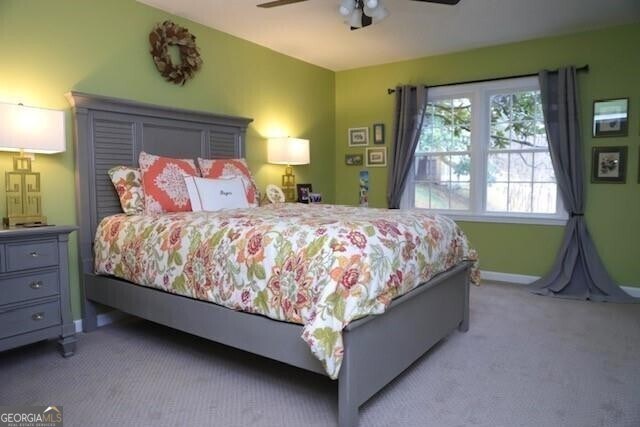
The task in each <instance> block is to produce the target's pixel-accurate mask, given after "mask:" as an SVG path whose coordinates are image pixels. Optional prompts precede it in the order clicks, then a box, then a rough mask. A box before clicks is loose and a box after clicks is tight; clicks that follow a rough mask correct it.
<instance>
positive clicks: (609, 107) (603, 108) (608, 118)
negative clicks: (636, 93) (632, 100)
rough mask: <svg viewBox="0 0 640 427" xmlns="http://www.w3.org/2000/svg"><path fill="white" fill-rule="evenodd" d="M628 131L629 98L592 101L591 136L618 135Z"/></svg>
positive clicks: (625, 134)
mask: <svg viewBox="0 0 640 427" xmlns="http://www.w3.org/2000/svg"><path fill="white" fill-rule="evenodd" d="M628 133H629V98H617V99H600V100H596V101H594V102H593V137H594V138H604V137H614V136H617V137H620V136H627V135H628Z"/></svg>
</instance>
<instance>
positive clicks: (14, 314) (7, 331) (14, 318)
mask: <svg viewBox="0 0 640 427" xmlns="http://www.w3.org/2000/svg"><path fill="white" fill-rule="evenodd" d="M58 324H60V304H59V303H58V301H53V302H48V303H44V304H37V305H31V306H28V307H22V308H18V309H15V310H11V311H7V312H5V313H0V338H6V337H11V336H13V335H18V334H23V333H25V332H31V331H36V330H38V329H44V328H48V327H50V326H55V325H58Z"/></svg>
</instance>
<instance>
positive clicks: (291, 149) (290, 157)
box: [267, 137, 310, 202]
mask: <svg viewBox="0 0 640 427" xmlns="http://www.w3.org/2000/svg"><path fill="white" fill-rule="evenodd" d="M267 161H268V162H269V163H273V164H277V165H286V168H285V170H284V175H282V191H283V192H284V195H285V200H286V201H287V202H293V201H295V200H297V195H296V176H295V175H294V174H293V168H292V167H291V166H292V165H308V164H309V163H310V156H309V140H308V139H300V138H289V137H282V138H269V140H268V141H267Z"/></svg>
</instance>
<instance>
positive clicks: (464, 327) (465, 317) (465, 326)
mask: <svg viewBox="0 0 640 427" xmlns="http://www.w3.org/2000/svg"><path fill="white" fill-rule="evenodd" d="M469 279H470V278H469V274H467V278H466V280H465V285H464V308H463V312H462V321H461V322H460V325H459V326H458V330H459V331H460V332H467V331H468V330H469Z"/></svg>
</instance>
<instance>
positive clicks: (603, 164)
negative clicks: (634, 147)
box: [591, 146, 628, 184]
mask: <svg viewBox="0 0 640 427" xmlns="http://www.w3.org/2000/svg"><path fill="white" fill-rule="evenodd" d="M627 151H628V149H627V146H619V147H593V150H592V154H591V182H593V183H615V184H624V183H625V182H626V180H627Z"/></svg>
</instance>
